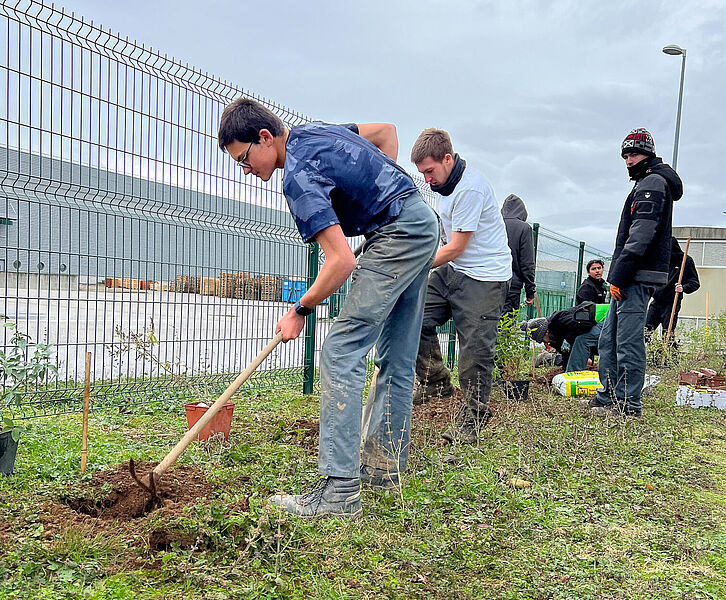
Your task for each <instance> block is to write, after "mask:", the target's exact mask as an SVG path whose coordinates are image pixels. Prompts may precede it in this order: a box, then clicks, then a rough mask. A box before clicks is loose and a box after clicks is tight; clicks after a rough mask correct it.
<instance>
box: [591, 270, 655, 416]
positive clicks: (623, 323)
mask: <svg viewBox="0 0 726 600" xmlns="http://www.w3.org/2000/svg"><path fill="white" fill-rule="evenodd" d="M654 289H655V288H654V287H653V286H651V285H643V284H640V283H633V284H631V285H629V286H627V287H624V288H623V289H622V292H623V294H624V295H625V299H624V300H620V301H619V302H616V301H615V300H611V301H610V311H609V312H608V315H607V317H605V321H604V322H603V323H604V324H603V328H602V333H601V334H600V341H599V343H598V354H599V355H600V361H599V363H598V373H599V375H600V385H602V386H603V389H601V390H600V391H598V393H597V401H598V402H599V403H600V404H602V405H605V406H607V405H610V404H613V403H617V404H618V405H619V406H620V407H621V408H622V409H624V410H626V411H629V412H634V413H638V414H639V413H640V411H641V409H642V407H643V403H642V401H641V399H640V394H641V392H642V390H643V383H644V382H645V335H644V331H645V315H646V308H647V306H648V302H649V300H650V297H651V296H652V295H653V290H654Z"/></svg>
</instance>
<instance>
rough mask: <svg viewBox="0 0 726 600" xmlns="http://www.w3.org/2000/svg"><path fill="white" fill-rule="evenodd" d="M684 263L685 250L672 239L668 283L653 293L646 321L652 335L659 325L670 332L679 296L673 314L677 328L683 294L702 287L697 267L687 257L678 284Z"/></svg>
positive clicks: (673, 327)
mask: <svg viewBox="0 0 726 600" xmlns="http://www.w3.org/2000/svg"><path fill="white" fill-rule="evenodd" d="M682 262H683V250H681V247H680V245H679V244H678V240H677V239H676V238H674V237H672V238H671V262H670V269H669V272H668V283H666V284H665V285H664V286H663V287H661V288H658V289H657V290H655V292H654V293H653V302H651V303H650V307H649V308H648V316H647V318H646V320H645V329H646V331H647V332H649V333H652V332H653V331H655V330H656V329H658V325H660V326H661V327H662V328H663V333H665V332H666V331H667V330H668V323H670V320H671V311H672V310H673V299H674V298H675V297H676V294H678V301H677V302H676V311H675V313H673V325H672V330H673V329H675V328H676V323H677V322H678V312H679V311H680V310H681V300H682V299H683V294H692V293H693V292H695V291H696V290H697V289H698V288H700V287H701V282H700V281H699V279H698V271H696V265H695V264H694V262H693V259H692V258H691V257H690V256H686V264H685V266H684V267H683V277H682V278H681V283H680V284H679V283H678V276H679V274H680V272H681V263H682Z"/></svg>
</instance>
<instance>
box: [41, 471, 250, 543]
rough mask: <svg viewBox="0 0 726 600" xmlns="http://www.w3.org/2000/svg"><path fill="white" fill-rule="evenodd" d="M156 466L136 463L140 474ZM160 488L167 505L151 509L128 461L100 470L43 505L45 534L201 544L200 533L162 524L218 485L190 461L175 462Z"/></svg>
mask: <svg viewBox="0 0 726 600" xmlns="http://www.w3.org/2000/svg"><path fill="white" fill-rule="evenodd" d="M155 466H156V463H141V464H137V465H136V472H137V474H138V475H139V476H140V477H144V476H146V475H147V474H148V473H150V472H151V470H152V469H153V468H154V467H155ZM157 492H158V494H159V496H160V497H161V499H162V501H163V505H162V506H161V507H160V508H155V509H153V510H152V508H154V507H153V506H152V503H151V498H150V496H149V494H148V493H147V492H146V491H144V490H142V489H141V488H140V487H139V486H138V485H137V484H136V482H134V480H133V479H132V478H131V474H130V473H129V469H128V463H124V464H121V465H117V466H116V467H113V468H112V469H109V470H107V471H99V472H97V473H94V474H93V475H92V477H91V479H90V480H89V481H83V482H78V483H75V484H72V485H70V486H69V487H68V490H67V492H66V493H65V495H64V496H63V497H62V498H61V502H46V503H43V504H41V506H40V511H39V513H40V515H39V516H40V520H41V521H42V523H43V528H44V532H43V537H44V538H45V539H46V540H50V539H52V538H53V537H54V536H55V535H56V534H58V533H61V532H63V531H64V530H66V529H69V528H71V529H73V530H76V531H83V532H86V533H87V534H88V535H89V536H93V535H99V534H101V535H113V536H116V537H120V538H122V539H124V540H126V541H127V542H128V543H129V544H133V545H136V544H138V543H139V542H141V543H142V546H143V547H146V548H148V549H150V550H162V549H167V548H169V547H170V546H171V544H172V543H175V542H176V543H178V544H180V545H181V546H182V547H192V546H199V545H200V540H198V539H197V538H196V535H192V534H190V533H189V532H183V531H178V530H177V529H176V528H174V527H173V526H168V527H165V526H164V523H166V522H171V521H173V519H174V518H175V517H179V516H182V515H184V514H185V512H184V510H185V508H187V507H189V506H194V505H197V504H200V503H204V504H206V503H208V502H209V501H211V500H212V499H213V498H214V496H215V493H214V488H213V487H212V486H211V485H210V484H209V483H208V482H207V480H206V478H205V476H204V474H203V473H202V471H201V470H200V469H198V468H197V467H194V466H192V465H177V466H175V467H174V468H172V469H170V470H169V471H167V472H166V473H165V474H164V476H163V477H162V478H161V480H160V481H159V485H158V486H157ZM238 504H239V505H240V506H235V507H234V509H235V510H238V509H241V508H243V506H244V507H246V508H247V509H249V504H247V502H246V499H245V502H241V503H238ZM232 508H233V507H230V510H231V509H232Z"/></svg>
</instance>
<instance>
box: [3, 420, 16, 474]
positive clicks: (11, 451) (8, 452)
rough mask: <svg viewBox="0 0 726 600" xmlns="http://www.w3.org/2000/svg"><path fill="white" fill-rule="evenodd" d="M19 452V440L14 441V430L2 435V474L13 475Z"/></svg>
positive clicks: (4, 432)
mask: <svg viewBox="0 0 726 600" xmlns="http://www.w3.org/2000/svg"><path fill="white" fill-rule="evenodd" d="M17 452H18V440H14V439H13V432H12V430H10V429H9V430H7V431H3V432H2V433H0V473H2V474H3V475H12V474H13V471H14V470H15V455H16V454H17Z"/></svg>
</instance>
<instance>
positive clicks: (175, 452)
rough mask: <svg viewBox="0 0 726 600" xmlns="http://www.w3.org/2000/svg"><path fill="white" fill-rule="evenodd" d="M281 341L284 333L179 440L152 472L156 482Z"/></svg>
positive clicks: (265, 349)
mask: <svg viewBox="0 0 726 600" xmlns="http://www.w3.org/2000/svg"><path fill="white" fill-rule="evenodd" d="M281 341H282V333H278V334H277V335H276V336H275V337H274V338H272V341H271V342H270V343H269V344H267V346H265V348H264V349H263V350H262V352H260V353H259V354H258V355H257V356H256V357H255V359H254V360H253V361H252V362H251V363H250V364H249V366H248V367H247V368H246V369H245V370H244V371H242V373H240V374H239V375H238V376H237V379H235V380H234V381H233V382H232V383H231V384H230V385H229V387H228V388H227V389H226V390H225V391H224V393H223V394H222V395H221V396H220V397H219V398H218V399H217V401H216V402H215V403H214V404H212V406H210V407H209V408H208V409H207V412H205V413H204V414H203V415H202V417H201V418H200V419H199V420H198V421H197V422H196V423H195V424H194V425H193V426H192V428H191V429H190V430H189V431H187V433H186V435H185V436H184V437H183V438H182V439H181V440H179V442H178V443H177V445H176V446H174V447H173V448H172V449H171V452H169V454H167V455H166V456H165V457H164V460H162V461H161V462H160V463H159V464H158V465H157V466H156V468H155V469H154V471H153V472H152V475H153V476H154V478H155V479H156V480H158V479H159V478H160V477H161V476H162V475H163V474H164V473H165V472H166V470H167V469H168V468H169V467H171V466H172V465H173V464H174V463H175V462H176V461H177V459H178V458H179V457H180V456H181V455H182V454H183V453H184V450H186V449H187V446H188V445H189V444H191V443H192V442H193V441H194V440H195V439H197V435H199V432H200V431H201V430H202V429H203V428H204V426H205V425H206V424H207V423H209V422H210V421H211V420H212V419H213V418H214V415H216V414H217V413H218V412H219V411H220V409H221V408H222V407H223V406H224V405H225V404H227V402H228V401H229V399H230V398H231V397H232V396H234V395H235V393H236V392H237V390H238V389H239V388H240V387H241V386H242V384H243V383H244V382H245V381H247V380H248V379H249V377H250V375H252V373H254V371H255V369H257V367H259V366H260V364H261V363H262V361H263V360H265V359H266V358H267V357H268V356H269V355H270V353H271V352H272V351H273V350H274V349H275V348H276V347H277V345H278V344H279V343H280V342H281Z"/></svg>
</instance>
